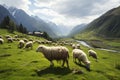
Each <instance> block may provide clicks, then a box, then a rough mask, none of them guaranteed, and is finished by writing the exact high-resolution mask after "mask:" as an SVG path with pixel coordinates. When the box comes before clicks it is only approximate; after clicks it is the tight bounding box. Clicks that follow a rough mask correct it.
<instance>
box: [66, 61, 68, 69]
mask: <svg viewBox="0 0 120 80" xmlns="http://www.w3.org/2000/svg"><path fill="white" fill-rule="evenodd" d="M66 64H67V67H68V68H69V64H68V60H66Z"/></svg>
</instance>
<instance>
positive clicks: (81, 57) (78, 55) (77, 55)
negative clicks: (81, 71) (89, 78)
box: [72, 49, 90, 70]
mask: <svg viewBox="0 0 120 80" xmlns="http://www.w3.org/2000/svg"><path fill="white" fill-rule="evenodd" d="M72 53H73V61H75V62H76V59H78V61H79V62H80V64H81V61H82V62H83V63H84V64H85V65H86V68H87V69H88V70H90V61H89V60H88V58H87V55H86V54H85V52H83V51H82V50H80V49H73V51H72Z"/></svg>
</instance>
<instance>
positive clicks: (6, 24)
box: [0, 16, 28, 34]
mask: <svg viewBox="0 0 120 80" xmlns="http://www.w3.org/2000/svg"><path fill="white" fill-rule="evenodd" d="M0 28H2V29H7V30H8V31H9V32H10V33H13V32H14V31H18V32H21V33H24V34H27V32H28V31H27V29H26V28H25V27H24V26H23V25H22V24H20V25H17V24H15V22H14V21H12V20H11V19H10V18H9V16H6V17H4V19H3V20H2V21H1V23H0Z"/></svg>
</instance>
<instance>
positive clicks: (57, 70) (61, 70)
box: [36, 67, 72, 76]
mask: <svg viewBox="0 0 120 80" xmlns="http://www.w3.org/2000/svg"><path fill="white" fill-rule="evenodd" d="M71 72H72V71H71V70H70V69H69V68H66V67H48V68H45V69H43V70H36V73H37V75H38V76H42V75H45V74H55V75H66V74H69V73H71Z"/></svg>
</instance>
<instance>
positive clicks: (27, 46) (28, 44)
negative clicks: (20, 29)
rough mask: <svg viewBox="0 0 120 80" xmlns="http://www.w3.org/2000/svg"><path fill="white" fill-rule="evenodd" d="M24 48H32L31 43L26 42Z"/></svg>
mask: <svg viewBox="0 0 120 80" xmlns="http://www.w3.org/2000/svg"><path fill="white" fill-rule="evenodd" d="M25 48H31V49H32V48H33V42H32V41H28V42H27V43H26V44H25Z"/></svg>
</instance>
